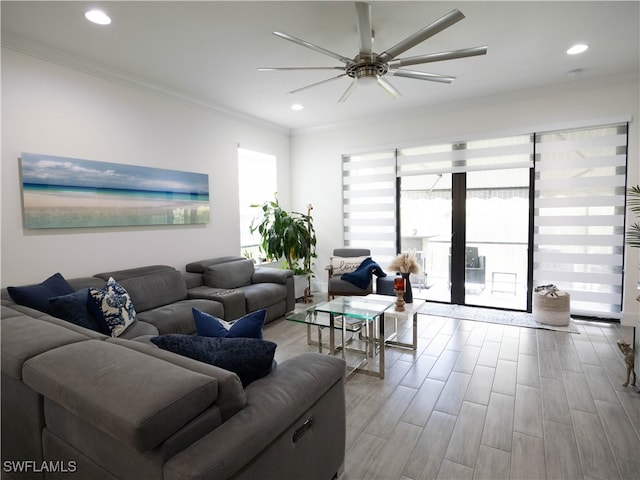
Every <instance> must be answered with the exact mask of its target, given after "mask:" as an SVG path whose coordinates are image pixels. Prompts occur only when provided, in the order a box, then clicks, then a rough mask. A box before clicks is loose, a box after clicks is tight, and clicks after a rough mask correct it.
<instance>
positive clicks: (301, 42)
mask: <svg viewBox="0 0 640 480" xmlns="http://www.w3.org/2000/svg"><path fill="white" fill-rule="evenodd" d="M273 34H274V35H275V36H276V37H280V38H284V39H285V40H289V41H290V42H293V43H297V44H298V45H301V46H303V47H307V48H310V49H311V50H314V51H316V52H318V53H322V54H324V55H329V56H330V57H333V58H335V59H338V60H340V61H341V62H344V63H351V62H352V61H353V60H352V59H350V58H347V57H343V56H342V55H340V54H338V53H335V52H331V51H329V50H327V49H325V48H322V47H319V46H317V45H314V44H313V43H309V42H307V41H305V40H301V39H299V38H296V37H294V36H293V35H289V34H288V33H282V32H273Z"/></svg>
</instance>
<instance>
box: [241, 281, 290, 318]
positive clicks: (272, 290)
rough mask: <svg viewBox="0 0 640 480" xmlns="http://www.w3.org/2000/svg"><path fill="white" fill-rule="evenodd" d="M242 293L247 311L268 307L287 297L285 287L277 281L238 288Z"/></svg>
mask: <svg viewBox="0 0 640 480" xmlns="http://www.w3.org/2000/svg"><path fill="white" fill-rule="evenodd" d="M240 291H241V292H242V293H244V298H245V302H246V304H247V312H251V311H253V310H258V309H260V308H265V307H269V306H271V305H274V304H276V303H279V302H282V301H284V300H285V299H286V298H287V287H286V285H282V284H279V283H254V284H252V285H248V286H246V287H242V288H241V289H240Z"/></svg>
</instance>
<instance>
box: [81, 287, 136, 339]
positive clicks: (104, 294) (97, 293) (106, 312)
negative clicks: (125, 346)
mask: <svg viewBox="0 0 640 480" xmlns="http://www.w3.org/2000/svg"><path fill="white" fill-rule="evenodd" d="M89 295H90V296H91V298H92V299H93V300H94V302H95V305H93V304H89V306H90V308H91V309H92V313H93V314H94V316H95V317H96V318H97V319H98V322H100V324H101V326H102V329H103V330H104V331H107V332H110V333H111V336H112V337H118V336H120V335H122V334H123V333H124V331H125V330H126V329H127V327H129V325H131V324H132V323H133V322H135V321H136V310H135V308H134V307H133V302H132V301H131V297H130V296H129V294H128V293H127V291H126V290H125V289H124V288H122V286H121V285H120V284H118V282H116V281H115V280H114V279H113V278H109V280H108V281H107V284H106V285H105V286H104V287H103V288H102V289H101V290H98V289H96V288H90V289H89Z"/></svg>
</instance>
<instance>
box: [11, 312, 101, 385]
mask: <svg viewBox="0 0 640 480" xmlns="http://www.w3.org/2000/svg"><path fill="white" fill-rule="evenodd" d="M3 311H4V309H3ZM52 320H55V319H53V318H52ZM57 321H58V322H60V323H68V322H63V321H62V320H57ZM78 330H80V329H79V328H78ZM86 331H87V332H88V333H91V332H89V331H88V330H86ZM103 338H104V337H103ZM1 340H2V348H0V353H2V357H1V358H2V360H1V361H0V365H2V371H3V372H4V373H6V374H8V375H9V376H11V377H13V378H16V379H21V378H22V366H23V364H24V363H25V362H26V361H27V360H29V359H30V358H32V357H35V356H37V355H40V354H41V353H43V352H46V351H48V350H52V349H55V348H58V347H60V346H63V345H68V344H70V343H75V342H82V341H85V340H88V337H86V336H85V335H82V334H81V333H79V332H77V331H73V330H70V329H68V328H65V327H62V326H60V325H56V324H54V323H49V322H46V321H42V320H38V319H35V318H32V317H27V316H16V317H10V318H4V317H3V318H2V337H1Z"/></svg>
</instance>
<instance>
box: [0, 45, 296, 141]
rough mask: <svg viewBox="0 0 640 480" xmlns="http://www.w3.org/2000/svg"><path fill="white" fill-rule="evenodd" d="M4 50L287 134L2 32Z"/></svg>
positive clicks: (274, 126) (278, 127)
mask: <svg viewBox="0 0 640 480" xmlns="http://www.w3.org/2000/svg"><path fill="white" fill-rule="evenodd" d="M1 44H2V47H3V48H8V49H10V50H13V51H15V52H18V53H22V54H25V55H30V56H32V57H36V58H39V59H41V60H45V61H47V62H51V63H55V64H57V65H61V66H63V67H67V68H71V69H73V70H77V71H79V72H82V73H86V74H89V75H92V76H95V77H98V78H101V79H103V80H107V81H110V82H114V83H118V84H120V85H123V86H125V87H129V88H133V89H136V90H141V91H143V92H145V93H150V94H152V95H157V96H160V97H164V98H166V99H169V100H173V101H175V102H178V103H182V104H183V105H187V106H190V107H194V108H198V109H200V110H204V111H207V112H210V113H215V114H217V115H221V116H224V117H227V118H228V119H230V120H235V121H238V122H242V123H246V124H249V125H253V126H257V127H261V128H265V129H268V130H272V131H274V132H276V133H280V134H285V135H290V133H291V131H290V129H288V128H286V127H283V126H281V125H277V124H275V123H271V122H268V121H266V120H263V119H261V118H258V117H254V116H251V115H247V114H244V113H242V112H238V111H235V110H232V109H228V108H224V107H221V106H220V105H216V104H215V103H212V102H210V101H208V100H206V99H203V98H199V97H196V96H193V95H191V94H189V93H187V92H184V91H180V90H177V89H174V88H171V87H168V86H166V85H162V84H160V83H157V82H153V81H151V80H148V79H145V78H141V77H138V76H135V75H131V74H129V73H126V72H122V71H119V70H117V69H114V68H111V67H108V66H106V65H102V64H100V63H98V62H95V61H93V60H90V59H88V58H86V57H82V56H79V55H73V54H71V53H69V52H67V51H64V50H61V49H58V48H55V47H52V46H50V45H46V44H43V43H40V42H35V41H33V40H29V39H26V38H24V37H21V36H20V35H16V34H13V33H9V32H2V41H1Z"/></svg>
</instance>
